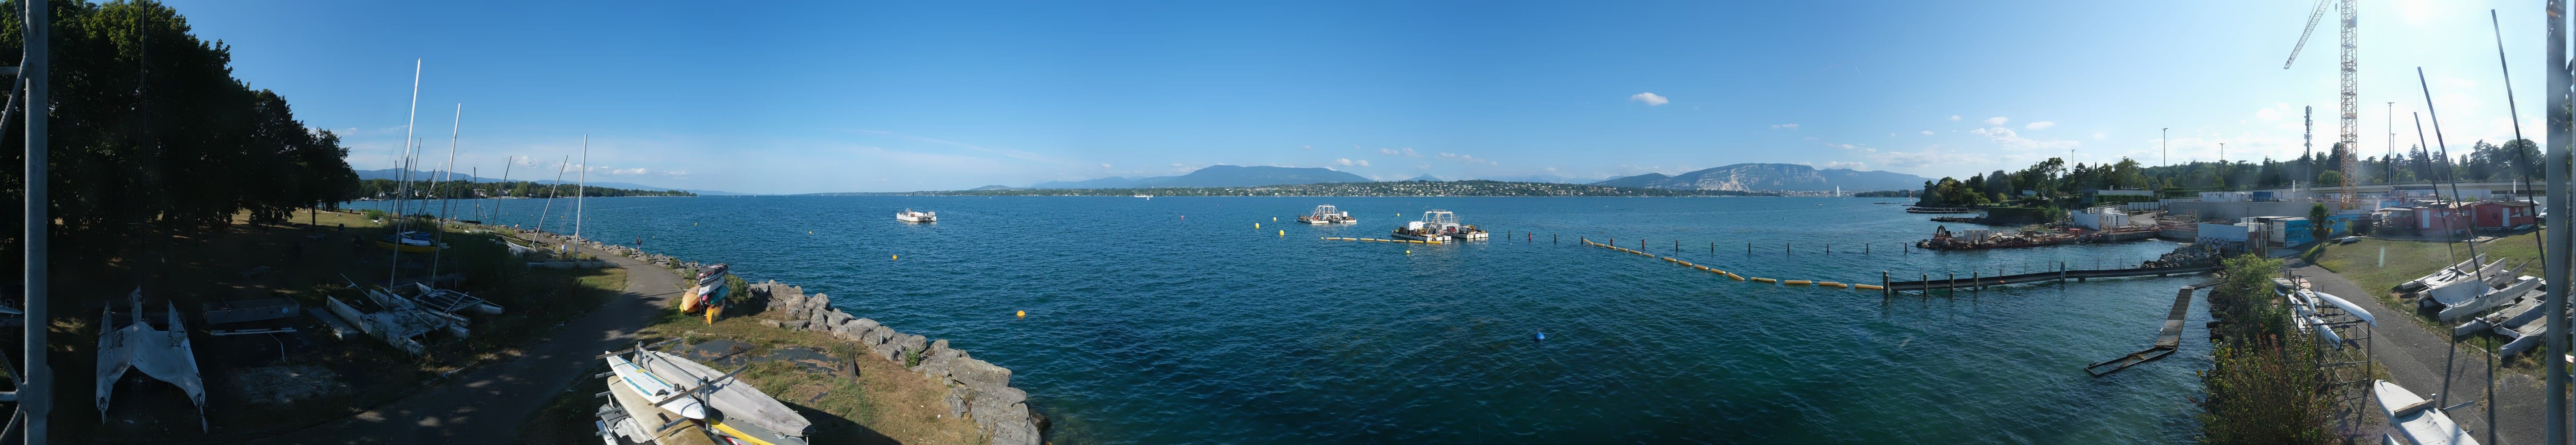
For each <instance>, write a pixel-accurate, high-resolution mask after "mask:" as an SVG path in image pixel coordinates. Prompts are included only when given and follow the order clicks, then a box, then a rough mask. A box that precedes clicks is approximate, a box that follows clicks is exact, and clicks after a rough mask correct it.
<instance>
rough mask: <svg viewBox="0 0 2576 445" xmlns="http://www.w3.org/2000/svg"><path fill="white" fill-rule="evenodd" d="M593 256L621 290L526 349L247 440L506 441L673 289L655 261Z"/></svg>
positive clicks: (630, 335)
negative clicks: (621, 277)
mask: <svg viewBox="0 0 2576 445" xmlns="http://www.w3.org/2000/svg"><path fill="white" fill-rule="evenodd" d="M601 258H606V259H608V260H610V261H613V262H616V263H617V265H618V266H620V267H625V268H626V270H627V274H626V292H625V293H624V294H622V295H619V296H616V297H613V298H610V299H609V300H608V303H606V304H604V305H602V306H600V308H599V309H598V310H594V311H591V312H590V313H589V314H584V315H582V316H581V317H580V318H576V319H573V320H572V321H570V322H566V323H565V325H564V328H563V330H561V331H558V332H556V333H555V334H554V335H552V336H550V337H548V338H544V339H539V340H538V343H537V344H536V345H535V346H532V347H530V348H529V349H528V350H527V354H526V355H522V356H519V357H517V358H513V359H510V360H509V361H506V362H501V363H497V364H491V365H485V366H482V367H478V368H474V369H472V370H470V371H467V372H466V373H465V375H464V376H461V377H458V378H456V379H455V380H450V381H448V382H447V383H444V384H440V385H439V386H437V387H433V388H429V389H425V390H422V391H421V392H419V393H417V394H412V395H411V396H410V397H406V398H404V399H402V400H398V401H395V402H393V403H389V404H386V405H384V406H380V407H377V408H376V409H373V410H368V411H367V412H364V413H359V414H358V415H356V416H352V417H350V418H348V419H345V420H341V421H337V422H332V423H327V424H323V425H321V426H317V427H313V428H311V429H307V430H304V431H297V432H294V433H288V434H284V435H280V436H277V437H271V438H267V439H262V440H258V441H253V442H251V443H260V444H452V443H511V442H512V441H513V439H514V437H513V436H515V435H517V434H518V431H519V424H521V423H524V422H526V421H527V420H528V416H529V415H530V414H532V413H535V412H536V410H537V409H538V408H541V407H543V406H544V405H545V404H546V403H547V402H551V401H553V400H554V395H555V394H556V393H559V392H562V391H563V390H564V388H566V387H567V385H569V384H570V383H571V382H572V379H573V378H574V377H576V375H577V374H579V373H581V372H582V370H585V369H590V365H591V362H592V361H594V359H592V358H591V357H592V356H595V355H598V354H599V353H600V351H608V350H613V349H616V348H618V347H620V346H633V343H634V341H635V339H634V332H635V330H636V329H638V328H641V327H643V326H644V325H645V324H646V323H647V322H649V321H650V319H651V317H652V316H653V315H654V314H655V310H656V309H659V308H661V307H664V306H666V305H667V304H668V303H669V301H670V300H669V299H670V298H671V297H673V296H676V295H678V294H679V293H680V290H679V289H680V287H679V286H680V278H679V277H678V276H676V275H673V274H671V273H669V272H665V271H663V269H662V268H660V267H657V266H654V265H651V264H646V263H643V262H640V261H636V260H633V259H628V258H625V257H616V256H601Z"/></svg>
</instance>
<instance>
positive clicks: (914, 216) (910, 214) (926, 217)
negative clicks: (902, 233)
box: [894, 209, 939, 223]
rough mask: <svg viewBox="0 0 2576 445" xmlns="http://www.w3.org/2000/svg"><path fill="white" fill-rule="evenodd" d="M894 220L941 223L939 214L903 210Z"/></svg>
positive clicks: (896, 214) (897, 213)
mask: <svg viewBox="0 0 2576 445" xmlns="http://www.w3.org/2000/svg"><path fill="white" fill-rule="evenodd" d="M894 219H895V220H896V221H903V222H908V223H927V222H939V212H920V211H914V210H912V209H903V211H901V212H895V214H894Z"/></svg>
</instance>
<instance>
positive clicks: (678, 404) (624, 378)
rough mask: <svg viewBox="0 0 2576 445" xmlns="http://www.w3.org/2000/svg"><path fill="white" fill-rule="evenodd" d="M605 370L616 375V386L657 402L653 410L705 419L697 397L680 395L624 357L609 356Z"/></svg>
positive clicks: (674, 389) (705, 414)
mask: <svg viewBox="0 0 2576 445" xmlns="http://www.w3.org/2000/svg"><path fill="white" fill-rule="evenodd" d="M608 370H609V372H612V373H616V374H617V382H618V383H619V384H620V385H623V386H624V387H625V388H626V389H628V390H631V391H635V393H636V394H641V395H644V396H645V397H649V398H653V399H655V400H658V401H657V402H655V403H654V404H653V406H654V407H658V408H662V409H665V410H669V411H671V412H672V413H675V414H679V415H680V416H681V417H687V418H691V419H702V420H703V419H706V418H707V406H706V404H705V403H701V402H699V401H698V398H696V397H690V396H689V395H688V394H682V393H681V389H680V388H678V387H675V386H673V385H671V382H669V381H665V380H662V378H661V377H660V376H656V375H654V374H653V373H652V372H651V371H646V370H644V368H643V367H641V366H637V365H636V364H635V362H631V361H627V360H626V357H623V356H619V355H617V354H615V353H610V354H608Z"/></svg>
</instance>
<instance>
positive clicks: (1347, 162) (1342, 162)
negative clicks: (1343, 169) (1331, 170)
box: [1333, 158, 1351, 165]
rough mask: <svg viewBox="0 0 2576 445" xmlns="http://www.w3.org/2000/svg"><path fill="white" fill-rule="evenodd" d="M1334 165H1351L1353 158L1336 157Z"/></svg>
mask: <svg viewBox="0 0 2576 445" xmlns="http://www.w3.org/2000/svg"><path fill="white" fill-rule="evenodd" d="M1333 165H1351V158H1341V159H1334V160H1333Z"/></svg>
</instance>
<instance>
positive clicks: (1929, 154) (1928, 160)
mask: <svg viewBox="0 0 2576 445" xmlns="http://www.w3.org/2000/svg"><path fill="white" fill-rule="evenodd" d="M1869 159H1870V160H1871V161H1874V162H1877V163H1878V165H1881V166H1885V167H1893V168H1924V167H1930V166H1932V165H1934V164H1952V163H1964V162H1970V161H1974V160H1975V159H1972V158H1970V157H1969V156H1967V155H1963V154H1958V153H1948V152H1942V151H1940V149H1939V148H1938V147H1924V148H1923V151H1915V152H1903V151H1891V152H1883V153H1877V154H1872V155H1870V156H1869Z"/></svg>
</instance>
